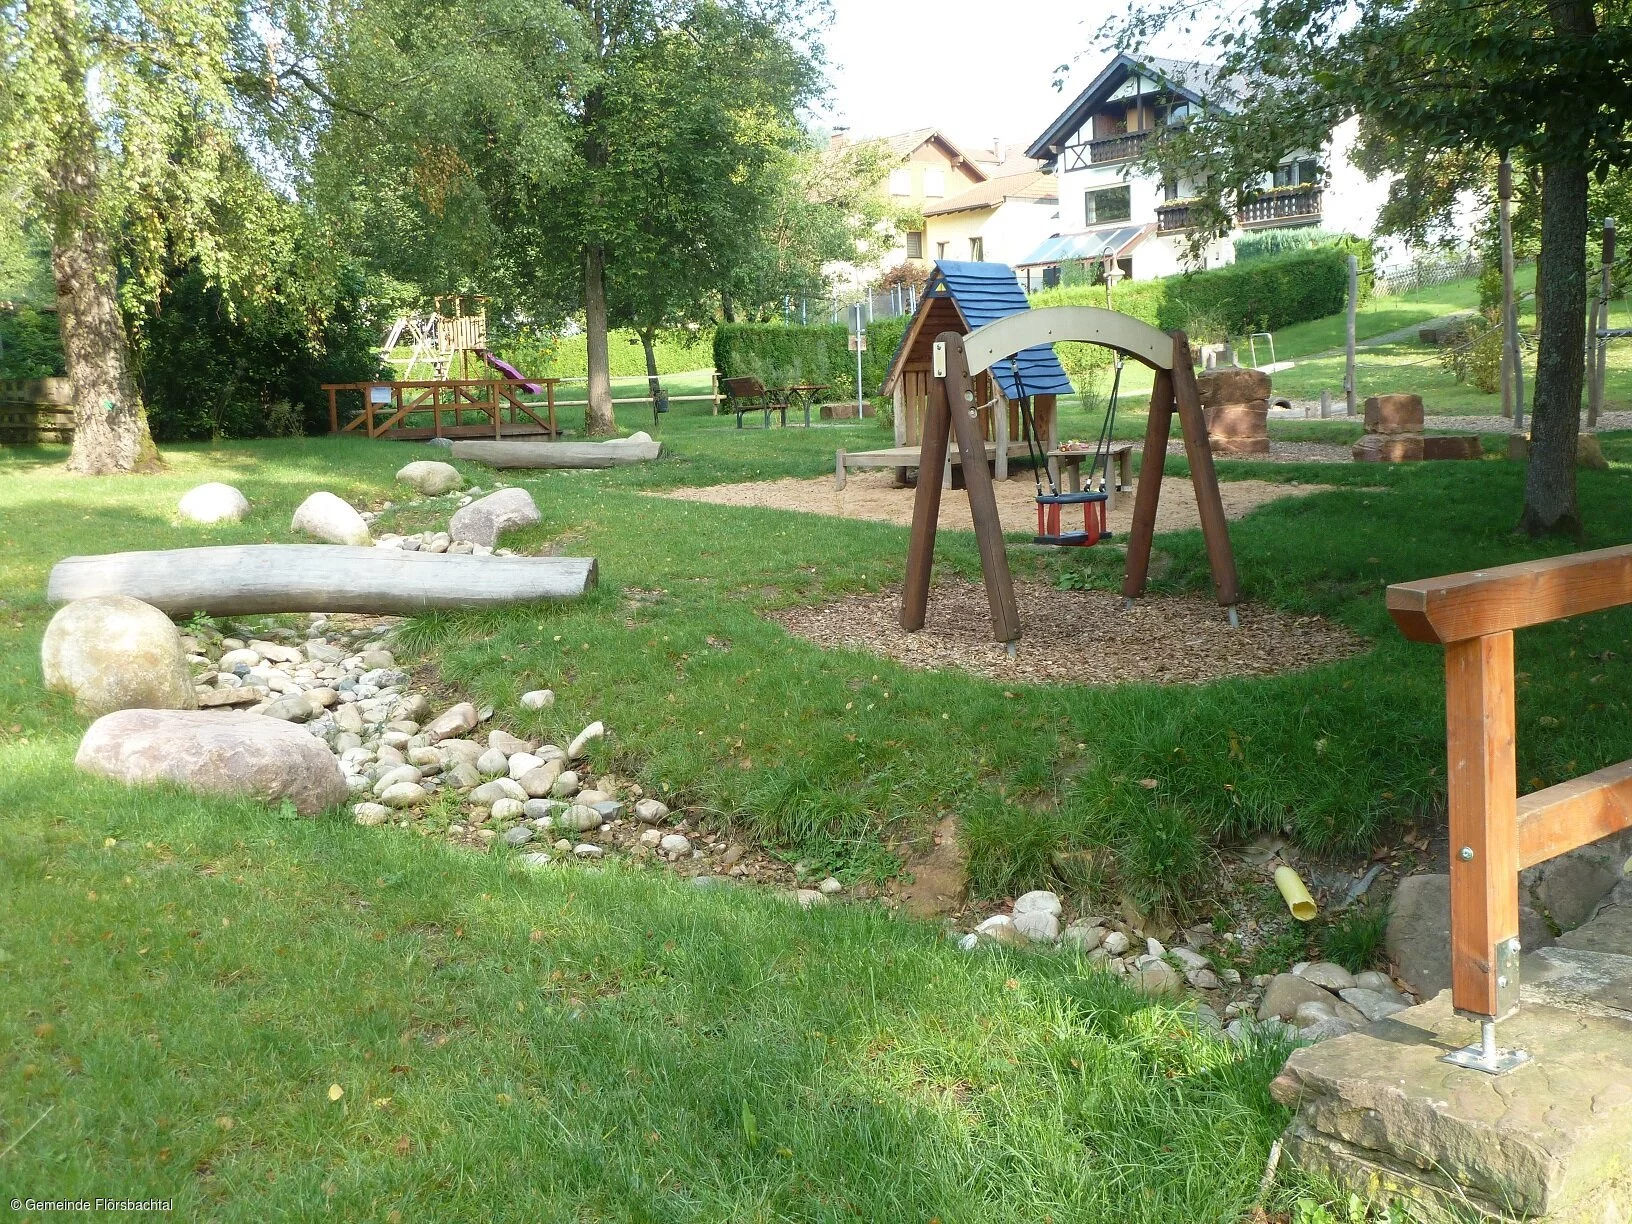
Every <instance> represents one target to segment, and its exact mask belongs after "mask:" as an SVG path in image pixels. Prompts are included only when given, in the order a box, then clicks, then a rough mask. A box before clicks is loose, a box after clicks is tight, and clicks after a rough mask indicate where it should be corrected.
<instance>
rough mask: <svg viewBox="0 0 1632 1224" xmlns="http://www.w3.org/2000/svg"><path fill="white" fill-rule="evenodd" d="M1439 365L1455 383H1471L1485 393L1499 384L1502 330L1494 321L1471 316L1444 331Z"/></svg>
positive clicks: (1491, 391)
mask: <svg viewBox="0 0 1632 1224" xmlns="http://www.w3.org/2000/svg"><path fill="white" fill-rule="evenodd" d="M1439 364H1440V365H1441V366H1443V367H1444V368H1445V369H1446V370H1448V371H1449V372H1450V373H1451V375H1452V377H1454V378H1455V379H1456V381H1457V382H1459V383H1471V384H1472V385H1473V386H1475V387H1477V388H1478V389H1479V390H1481V391H1483V392H1484V393H1485V394H1486V395H1495V394H1496V392H1498V391H1500V390H1501V387H1502V331H1501V328H1499V327H1497V326H1496V325H1495V324H1494V323H1492V322H1490V321H1489V320H1488V319H1485V318H1482V317H1475V318H1473V319H1471V320H1469V321H1468V322H1467V323H1466V324H1465V325H1463V326H1461V327H1458V328H1456V329H1455V330H1454V331H1448V334H1447V336H1446V342H1445V343H1444V344H1443V345H1442V346H1441V348H1440V350H1439Z"/></svg>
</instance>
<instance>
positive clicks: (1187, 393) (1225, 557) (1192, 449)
mask: <svg viewBox="0 0 1632 1224" xmlns="http://www.w3.org/2000/svg"><path fill="white" fill-rule="evenodd" d="M1173 403H1174V405H1175V411H1176V413H1177V415H1178V418H1179V429H1180V431H1181V432H1182V433H1183V434H1184V455H1185V458H1186V459H1187V460H1188V461H1189V463H1190V483H1191V485H1192V486H1194V488H1195V491H1196V515H1197V517H1198V518H1200V519H1201V534H1202V538H1203V539H1204V540H1205V541H1206V544H1207V565H1208V567H1209V568H1210V569H1211V570H1212V572H1213V590H1214V591H1216V592H1217V594H1218V602H1219V603H1220V604H1223V605H1224V606H1225V607H1232V606H1233V605H1235V604H1238V603H1240V602H1241V579H1240V577H1239V576H1238V575H1237V574H1236V570H1235V550H1234V549H1233V548H1231V547H1230V524H1229V520H1228V519H1226V518H1225V517H1224V500H1223V498H1222V497H1220V496H1219V492H1218V470H1217V469H1216V468H1215V467H1213V447H1212V443H1211V442H1210V441H1208V438H1207V418H1206V416H1205V414H1203V412H1202V410H1201V389H1200V388H1199V387H1198V386H1197V385H1196V367H1195V363H1194V362H1193V361H1192V360H1191V358H1190V340H1189V337H1187V336H1186V335H1185V334H1184V333H1183V332H1182V331H1176V332H1174V333H1173Z"/></svg>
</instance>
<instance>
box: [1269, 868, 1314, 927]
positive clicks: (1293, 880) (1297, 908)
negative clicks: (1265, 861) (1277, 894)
mask: <svg viewBox="0 0 1632 1224" xmlns="http://www.w3.org/2000/svg"><path fill="white" fill-rule="evenodd" d="M1275 887H1276V888H1278V889H1280V890H1281V896H1282V897H1284V898H1285V899H1286V908H1287V909H1289V910H1291V911H1292V917H1294V918H1296V919H1297V920H1298V921H1299V922H1312V921H1314V917H1315V899H1314V898H1313V897H1311V896H1310V895H1309V890H1308V888H1306V887H1305V886H1304V883H1303V881H1302V880H1301V879H1299V878H1298V873H1297V872H1295V871H1293V870H1292V868H1290V867H1277V868H1275Z"/></svg>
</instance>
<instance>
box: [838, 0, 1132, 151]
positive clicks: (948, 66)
mask: <svg viewBox="0 0 1632 1224" xmlns="http://www.w3.org/2000/svg"><path fill="white" fill-rule="evenodd" d="M834 9H835V10H836V12H835V20H834V23H833V28H832V29H831V30H830V31H829V32H828V39H827V45H828V57H829V59H830V61H831V63H832V73H831V77H832V82H833V90H832V93H831V94H830V96H829V109H828V111H827V113H826V114H824V115H820V116H818V119H819V120H820V121H822V122H824V123H825V124H827V125H829V126H832V125H837V124H848V125H849V127H850V129H851V132H852V134H853V135H855V136H858V137H862V136H888V135H890V134H892V133H895V132H904V131H909V130H910V129H912V128H919V127H938V128H940V129H941V130H942V131H943V132H945V133H946V134H947V135H948V136H949V137H951V138H952V140H953V142H954V143H956V144H959V145H962V146H964V147H971V146H987V145H990V144H991V142H992V139H993V138H994V137H1002V138H1003V139H1004V140H1005V141H1006V142H1008V144H1009V145H1010V146H1011V147H1016V146H1017V147H1018V149H1020V150H1023V149H1024V148H1025V146H1026V145H1028V144H1030V143H1031V142H1032V141H1033V140H1035V139H1036V138H1037V137H1038V136H1040V135H1042V133H1043V130H1044V129H1045V128H1046V127H1047V126H1048V124H1049V122H1050V121H1051V120H1052V119H1053V118H1054V117H1055V116H1056V115H1058V114H1059V113H1060V112H1061V111H1062V110H1064V109H1065V106H1066V104H1067V103H1068V102H1069V101H1070V100H1071V99H1072V98H1073V97H1075V96H1076V94H1077V92H1078V91H1080V90H1081V89H1082V88H1083V87H1084V86H1086V85H1087V84H1088V82H1089V81H1091V80H1092V79H1093V78H1094V76H1095V74H1096V73H1097V72H1098V69H1099V67H1100V66H1101V65H1102V64H1103V63H1104V62H1105V60H1106V58H1108V57H1107V54H1106V53H1105V52H1102V51H1097V50H1096V49H1095V46H1094V37H1095V34H1096V33H1097V31H1098V26H1099V19H1100V18H1102V17H1104V16H1106V15H1108V14H1109V13H1111V12H1113V11H1119V10H1120V9H1121V5H1120V4H1117V3H1114V2H1113V0H1086V2H1084V0H997V2H995V3H994V0H834ZM1061 64H1070V65H1071V71H1070V74H1069V75H1068V76H1067V78H1066V84H1065V87H1064V89H1063V90H1061V91H1056V90H1055V89H1054V87H1053V80H1054V77H1055V76H1056V70H1057V69H1058V68H1059V66H1060V65H1061Z"/></svg>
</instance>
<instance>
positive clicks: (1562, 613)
mask: <svg viewBox="0 0 1632 1224" xmlns="http://www.w3.org/2000/svg"><path fill="white" fill-rule="evenodd" d="M1623 604H1632V546H1623V547H1618V548H1603V549H1599V550H1597V551H1595V552H1585V553H1576V554H1573V555H1570V556H1565V557H1548V558H1545V559H1543V560H1539V561H1523V562H1520V563H1518V564H1516V565H1503V566H1498V567H1496V568H1494V569H1488V570H1474V571H1470V572H1468V573H1464V574H1450V575H1446V576H1444V577H1441V578H1426V579H1423V580H1421V581H1418V582H1403V583H1398V584H1396V585H1394V586H1391V587H1389V588H1388V611H1389V615H1390V616H1392V617H1393V618H1394V623H1395V624H1396V625H1398V626H1399V629H1400V632H1401V633H1403V634H1404V635H1405V636H1406V637H1408V638H1410V639H1412V640H1413V641H1418V642H1434V643H1439V644H1442V645H1443V646H1444V647H1445V752H1446V771H1445V776H1446V789H1447V798H1448V808H1449V824H1450V844H1451V1002H1452V1005H1453V1006H1454V1007H1455V1008H1456V1010H1457V1012H1459V1013H1460V1014H1462V1015H1465V1016H1469V1017H1472V1018H1477V1019H1480V1020H1483V1021H1487V1022H1494V1021H1496V1020H1500V1019H1502V1018H1503V1017H1504V1016H1507V1015H1511V1014H1512V1012H1513V1011H1515V1010H1516V1009H1517V1008H1518V1004H1519V967H1518V956H1519V952H1520V951H1521V949H1520V947H1519V872H1520V871H1521V870H1522V869H1524V868H1526V867H1534V866H1535V865H1536V864H1538V863H1544V862H1546V861H1547V860H1548V859H1551V858H1556V857H1557V856H1558V855H1560V854H1565V853H1567V852H1568V851H1570V850H1574V849H1575V848H1576V847H1578V846H1584V845H1586V844H1588V843H1589V842H1593V841H1597V840H1598V839H1599V838H1601V837H1607V836H1608V835H1609V834H1611V833H1615V832H1618V831H1619V830H1621V829H1626V828H1632V761H1623V762H1621V763H1620V764H1618V765H1611V766H1609V767H1608V768H1606V769H1600V770H1598V771H1596V772H1595V773H1590V774H1586V775H1585V776H1583V777H1579V778H1572V779H1570V780H1569V781H1567V782H1561V783H1559V784H1558V785H1556V786H1550V787H1547V788H1546V789H1545V790H1540V791H1536V792H1535V793H1533V794H1530V795H1526V796H1524V797H1523V798H1522V799H1521V798H1519V797H1518V779H1517V764H1516V748H1515V715H1514V675H1513V631H1514V630H1516V629H1522V628H1525V627H1527V626H1531V625H1541V624H1546V623H1547V622H1549V621H1555V620H1562V619H1564V618H1565V617H1570V616H1580V615H1583V614H1585V613H1588V612H1601V611H1603V610H1605V609H1607V608H1614V607H1619V606H1621V605H1623Z"/></svg>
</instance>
